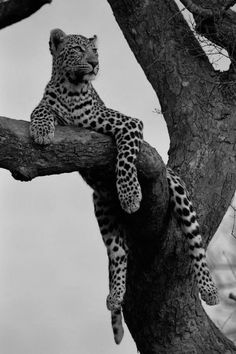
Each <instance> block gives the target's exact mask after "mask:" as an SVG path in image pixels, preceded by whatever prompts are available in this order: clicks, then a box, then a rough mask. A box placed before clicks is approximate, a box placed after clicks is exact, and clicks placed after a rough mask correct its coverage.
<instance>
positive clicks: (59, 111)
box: [46, 92, 93, 128]
mask: <svg viewBox="0 0 236 354" xmlns="http://www.w3.org/2000/svg"><path fill="white" fill-rule="evenodd" d="M46 101H47V103H48V104H50V106H51V108H52V110H53V112H54V115H55V121H56V123H57V124H58V125H76V126H80V127H82V126H83V127H85V128H86V127H89V124H90V120H91V117H92V116H93V113H92V109H93V100H92V98H91V97H89V96H88V97H86V96H81V95H78V94H77V93H70V92H69V93H67V94H66V95H60V94H58V93H57V94H56V95H55V97H54V100H52V98H51V97H50V95H48V97H46Z"/></svg>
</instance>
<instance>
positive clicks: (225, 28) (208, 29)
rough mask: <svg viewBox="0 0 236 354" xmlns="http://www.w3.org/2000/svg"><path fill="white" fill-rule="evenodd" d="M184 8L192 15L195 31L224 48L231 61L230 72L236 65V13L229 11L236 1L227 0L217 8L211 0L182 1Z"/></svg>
mask: <svg viewBox="0 0 236 354" xmlns="http://www.w3.org/2000/svg"><path fill="white" fill-rule="evenodd" d="M181 2H182V3H183V4H184V6H186V8H187V9H188V10H189V11H190V12H191V13H192V14H193V17H194V20H195V22H196V31H197V32H198V33H199V34H201V35H203V36H205V37H206V38H207V39H208V40H210V41H211V42H212V43H214V44H216V45H218V46H220V47H222V48H224V49H225V50H226V51H227V52H228V54H229V57H230V59H231V60H232V64H233V67H231V69H232V71H233V72H235V65H236V50H235V48H236V13H235V12H234V11H232V10H230V7H232V6H233V5H234V4H235V3H236V1H235V0H228V1H225V2H224V3H223V4H222V3H220V4H219V6H218V7H217V6H216V4H215V2H213V1H212V0H207V1H204V7H203V6H202V4H203V2H202V1H201V0H194V1H192V0H182V1H181Z"/></svg>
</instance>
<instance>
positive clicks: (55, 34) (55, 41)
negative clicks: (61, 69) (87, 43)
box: [49, 28, 66, 55]
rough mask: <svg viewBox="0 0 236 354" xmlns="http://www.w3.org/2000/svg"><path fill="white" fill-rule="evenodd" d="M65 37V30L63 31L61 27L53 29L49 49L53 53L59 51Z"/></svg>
mask: <svg viewBox="0 0 236 354" xmlns="http://www.w3.org/2000/svg"><path fill="white" fill-rule="evenodd" d="M65 37H66V34H65V32H63V31H62V30H61V29H59V28H55V29H53V30H52V31H51V33H50V39H49V49H50V52H51V54H52V55H53V54H55V53H56V52H57V50H58V49H59V47H60V44H61V43H62V42H63V40H64V38H65Z"/></svg>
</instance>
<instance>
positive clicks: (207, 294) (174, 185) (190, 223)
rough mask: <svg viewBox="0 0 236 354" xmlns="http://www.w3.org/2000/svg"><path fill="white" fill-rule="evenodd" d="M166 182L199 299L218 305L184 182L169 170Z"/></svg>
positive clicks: (214, 287) (194, 213) (216, 292)
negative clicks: (187, 249)
mask: <svg viewBox="0 0 236 354" xmlns="http://www.w3.org/2000/svg"><path fill="white" fill-rule="evenodd" d="M167 180H168V184H169V192H170V202H171V207H172V208H173V211H174V214H175V215H176V217H177V219H178V221H179V222H180V225H181V228H182V230H183V232H184V234H185V236H186V238H187V240H188V243H189V254H190V257H191V259H192V263H193V268H194V273H195V277H196V280H197V284H198V288H199V291H200V294H201V298H202V300H204V301H205V302H206V303H207V304H208V305H216V304H218V303H219V297H218V291H217V288H216V286H215V284H214V282H213V280H212V277H211V274H210V271H209V269H208V266H207V262H206V254H205V250H204V248H203V244H202V237H201V234H200V230H199V224H198V222H197V219H196V212H195V211H194V210H193V206H192V203H191V201H190V200H189V196H188V191H187V189H186V186H185V184H184V182H183V181H182V180H181V179H180V178H179V177H178V176H177V175H176V174H175V173H174V172H173V171H172V170H171V169H170V168H168V169H167Z"/></svg>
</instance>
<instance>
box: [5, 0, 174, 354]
mask: <svg viewBox="0 0 236 354" xmlns="http://www.w3.org/2000/svg"><path fill="white" fill-rule="evenodd" d="M56 27H59V28H61V29H63V30H64V31H65V32H66V33H78V34H83V35H85V36H91V35H93V34H97V35H98V45H99V54H100V74H99V77H98V78H97V80H96V81H95V82H94V86H95V87H96V89H97V91H98V93H99V95H100V96H101V98H102V99H103V100H104V101H105V103H106V104H107V106H108V107H112V108H114V109H116V110H119V111H121V112H122V113H125V114H127V115H131V116H133V117H137V118H140V119H142V120H143V122H144V125H145V129H144V136H145V139H146V140H147V141H148V142H149V143H150V144H151V145H153V146H155V147H156V148H157V150H158V152H159V153H160V154H161V156H162V157H163V159H164V161H165V162H166V161H167V151H168V146H169V138H168V135H167V130H166V125H165V122H164V119H163V118H162V116H161V115H158V114H156V113H155V112H154V110H155V109H159V103H158V100H157V98H156V96H155V93H154V91H153V90H152V88H151V86H150V84H149V83H148V81H147V80H146V78H145V75H144V74H143V72H142V70H141V69H140V67H139V65H138V63H137V62H136V60H135V58H134V56H133V54H132V52H131V51H130V49H129V47H128V45H127V43H126V41H125V39H124V37H123V35H122V32H121V31H120V29H119V27H118V25H117V24H116V22H115V19H114V17H113V14H112V11H111V9H110V7H109V5H108V4H107V1H106V0H103V1H97V0H87V1H77V0H67V1H63V0H54V1H53V2H52V4H51V5H50V6H44V7H43V8H42V9H41V10H40V11H38V12H37V13H36V14H34V15H33V16H31V17H30V18H28V19H26V20H24V21H22V22H20V23H17V24H15V25H13V26H10V27H8V28H6V29H4V30H1V31H0V48H1V56H0V115H3V116H4V115H5V116H7V117H11V118H15V119H24V120H29V117H30V113H31V111H32V110H33V108H34V107H35V106H36V105H37V104H38V102H39V100H40V99H41V97H42V94H43V90H44V87H45V85H46V83H47V81H48V80H49V78H50V73H51V57H50V54H49V50H48V38H49V32H50V30H51V29H53V28H56ZM91 194H92V192H91V190H90V189H89V187H87V186H86V185H85V183H84V182H83V181H82V180H81V178H80V177H79V175H78V174H77V173H73V174H64V175H60V176H51V177H43V178H37V179H35V180H33V181H32V182H28V183H21V182H18V181H15V180H13V178H11V175H10V173H9V172H8V171H4V170H0V196H1V198H0V215H1V223H0V313H1V316H0V353H2V354H16V353H17V354H78V353H80V354H100V353H101V354H121V353H122V354H135V353H137V351H136V348H135V345H134V342H133V340H132V338H131V337H130V334H129V332H128V329H127V328H126V329H125V336H124V339H123V342H122V343H121V345H120V346H119V347H117V346H116V345H115V344H114V342H113V336H112V330H111V325H110V313H109V312H108V311H107V310H106V306H105V299H106V296H107V294H108V272H107V256H106V251H105V247H104V246H103V243H102V240H101V236H100V233H99V230H98V226H97V223H96V220H95V217H94V215H93V205H92V201H91Z"/></svg>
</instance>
